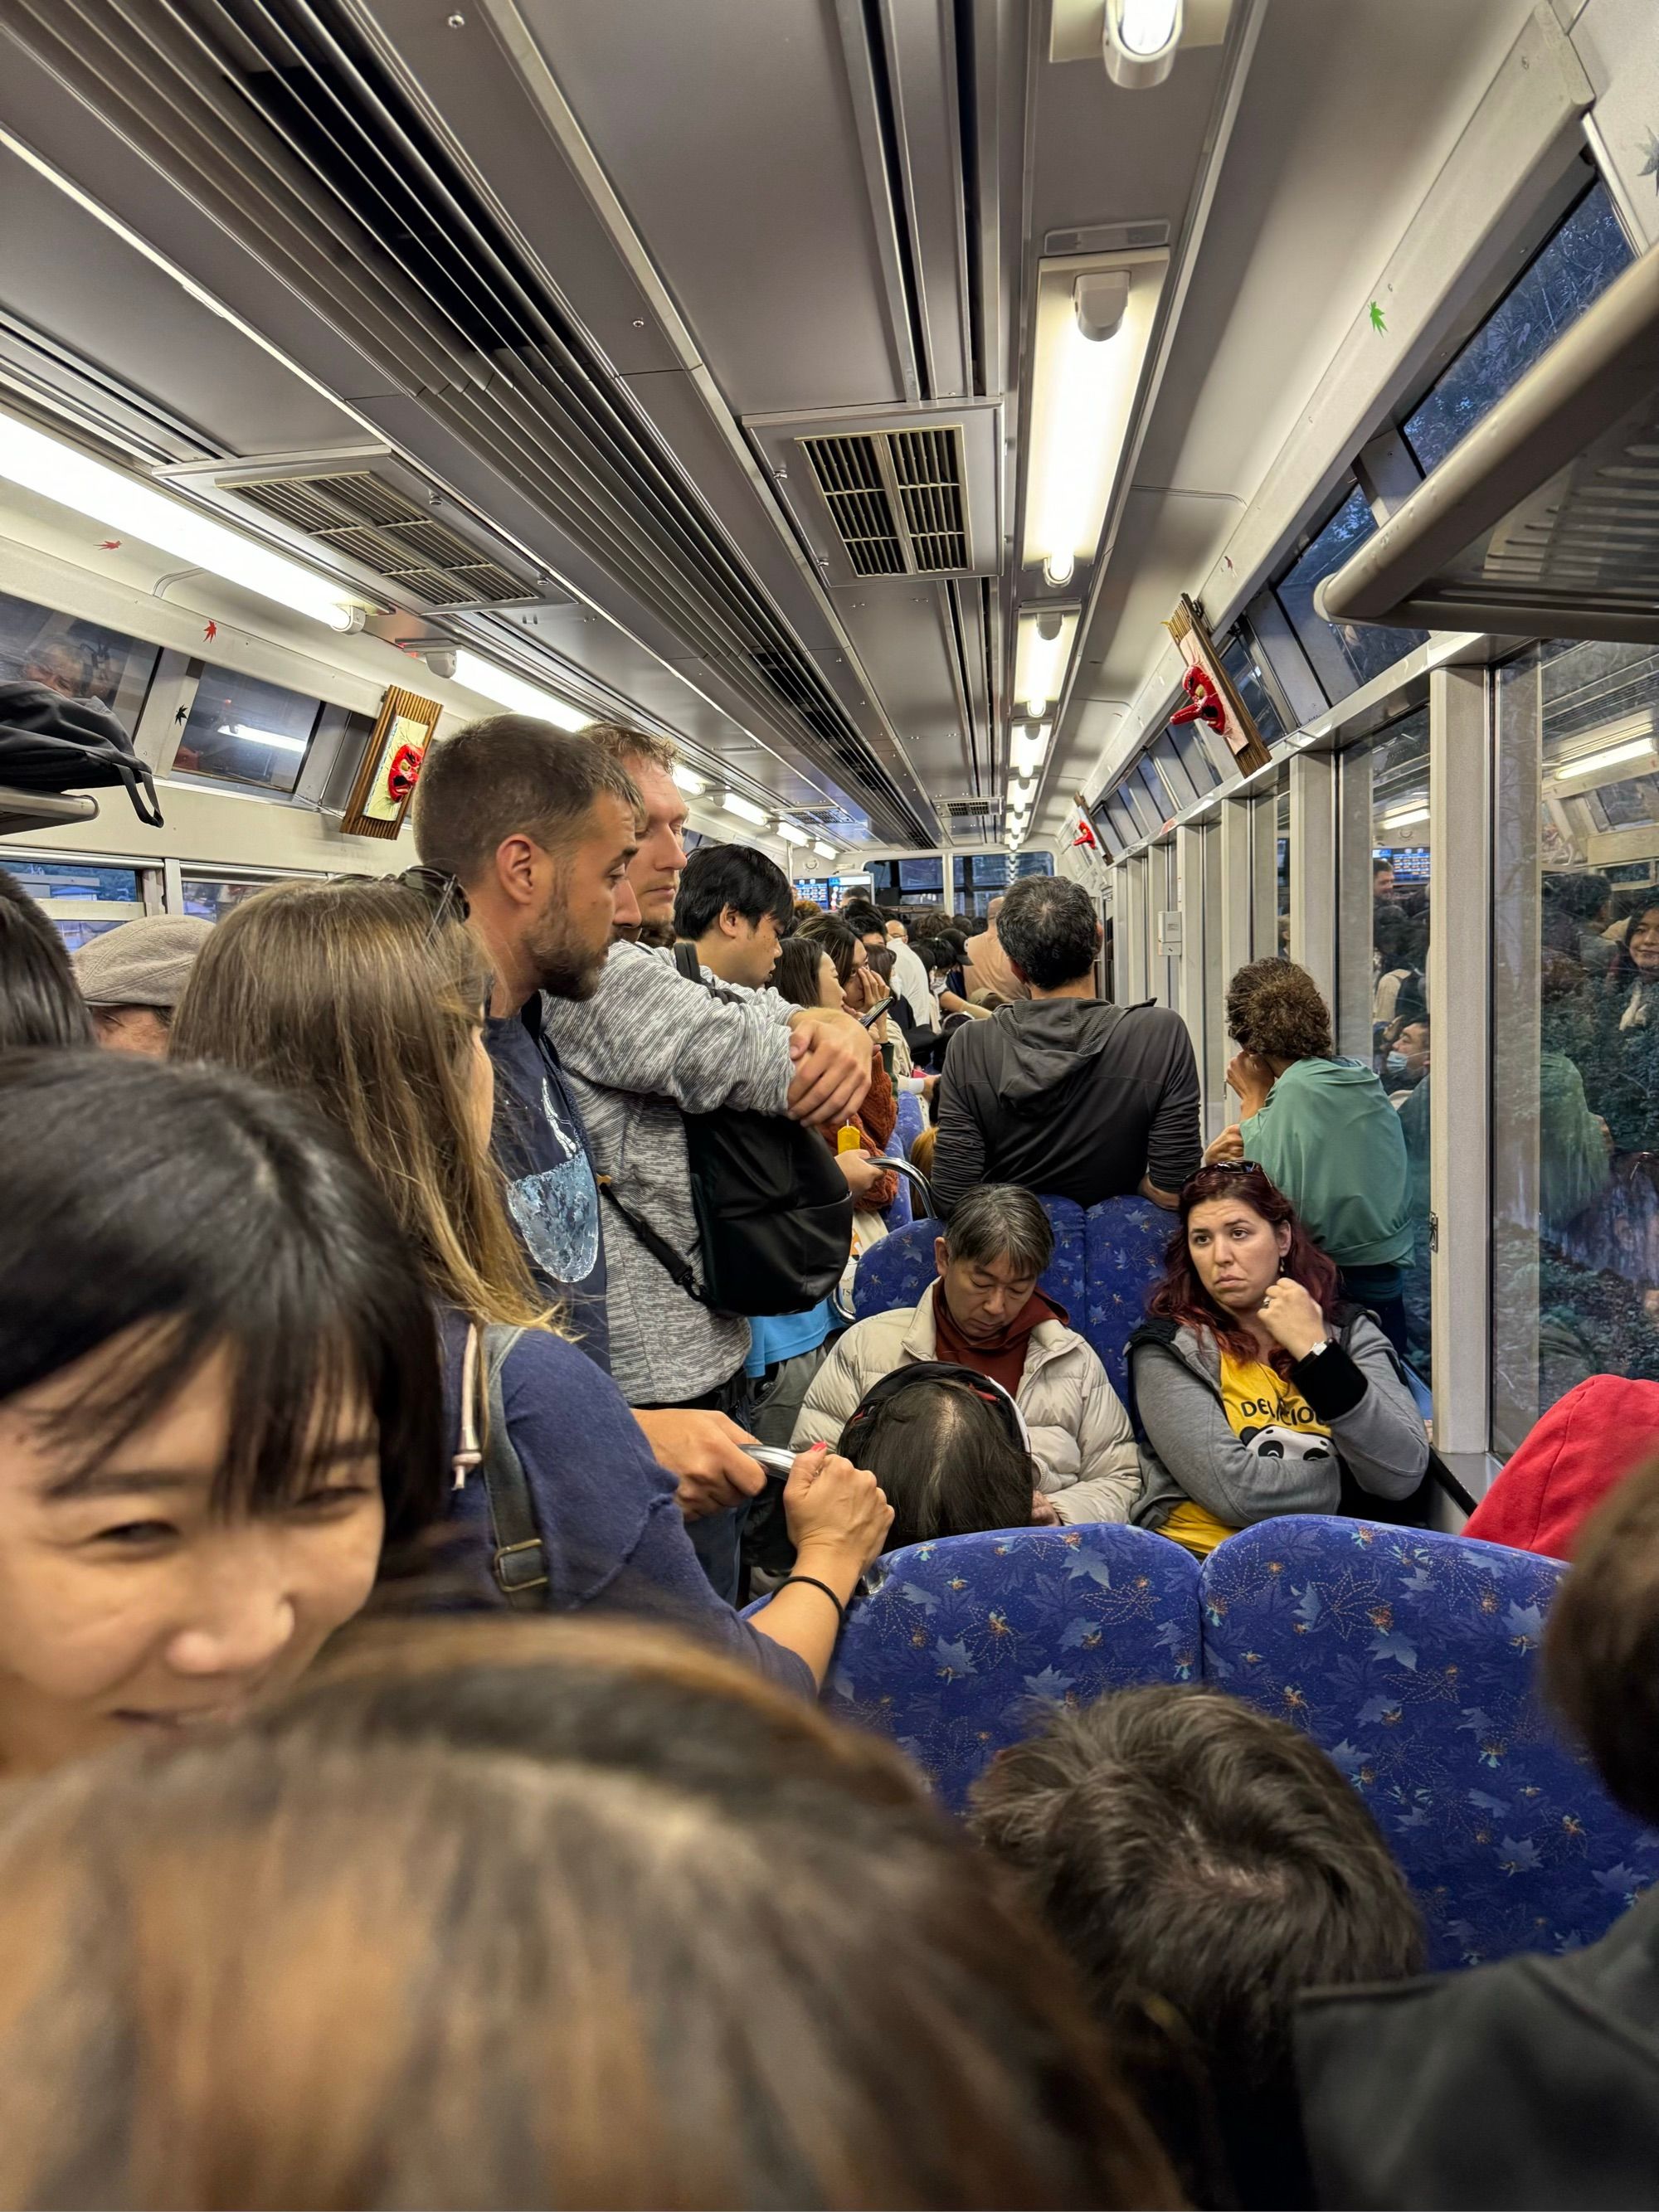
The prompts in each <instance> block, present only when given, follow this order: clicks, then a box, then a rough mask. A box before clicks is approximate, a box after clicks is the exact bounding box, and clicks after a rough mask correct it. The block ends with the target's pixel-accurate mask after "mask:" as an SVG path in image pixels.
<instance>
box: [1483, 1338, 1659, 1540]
mask: <svg viewBox="0 0 1659 2212" xmlns="http://www.w3.org/2000/svg"><path fill="white" fill-rule="evenodd" d="M1656 1449H1659V1383H1627V1382H1626V1380H1625V1379H1624V1377H1623V1376H1619V1375H1592V1376H1589V1379H1588V1380H1587V1381H1585V1382H1583V1383H1579V1384H1578V1385H1577V1389H1571V1390H1569V1391H1568V1393H1567V1395H1566V1396H1565V1398H1563V1399H1561V1400H1560V1401H1559V1402H1558V1403H1557V1404H1555V1405H1553V1406H1552V1407H1550V1409H1549V1411H1548V1413H1546V1414H1544V1415H1543V1416H1542V1418H1541V1419H1540V1420H1539V1421H1538V1423H1537V1424H1536V1425H1535V1426H1534V1429H1533V1431H1532V1432H1531V1434H1530V1435H1529V1436H1528V1438H1527V1440H1526V1442H1525V1443H1523V1444H1522V1447H1521V1449H1520V1450H1519V1451H1518V1452H1516V1455H1515V1456H1514V1458H1513V1459H1512V1460H1511V1461H1510V1463H1509V1465H1508V1466H1507V1467H1506V1468H1504V1472H1503V1473H1502V1474H1500V1475H1499V1476H1498V1480H1497V1481H1496V1482H1494V1483H1493V1485H1492V1488H1491V1489H1490V1490H1489V1491H1488V1492H1486V1496H1485V1497H1484V1498H1482V1499H1481V1501H1480V1504H1479V1505H1478V1506H1477V1507H1476V1508H1475V1510H1474V1513H1473V1514H1472V1515H1471V1516H1470V1518H1469V1521H1468V1526H1467V1527H1466V1528H1464V1530H1463V1534H1465V1535H1466V1536H1479V1537H1480V1538H1481V1539H1483V1541H1485V1542H1486V1543H1488V1544H1507V1545H1508V1546H1509V1547H1510V1550H1511V1551H1513V1552H1541V1553H1544V1554H1545V1555H1546V1557H1547V1558H1549V1559H1571V1556H1572V1547H1573V1542H1574V1540H1575V1539H1576V1538H1577V1534H1578V1530H1579V1528H1580V1525H1581V1524H1582V1523H1583V1522H1584V1521H1586V1520H1587V1519H1588V1518H1589V1516H1590V1515H1591V1514H1592V1513H1593V1512H1594V1511H1595V1509H1596V1507H1597V1506H1598V1505H1599V1504H1601V1500H1602V1499H1603V1498H1605V1497H1606V1496H1607V1492H1609V1491H1610V1490H1612V1489H1613V1488H1614V1486H1616V1485H1617V1484H1619V1483H1620V1482H1622V1481H1623V1480H1624V1479H1625V1477H1626V1475H1627V1474H1630V1473H1631V1472H1632V1469H1633V1468H1636V1467H1637V1466H1638V1465H1639V1464H1640V1462H1642V1461H1644V1459H1647V1458H1648V1457H1649V1456H1650V1455H1651V1454H1652V1453H1653V1452H1654V1451H1655V1450H1656Z"/></svg>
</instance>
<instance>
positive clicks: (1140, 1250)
mask: <svg viewBox="0 0 1659 2212" xmlns="http://www.w3.org/2000/svg"><path fill="white" fill-rule="evenodd" d="M1175 1225H1176V1217H1175V1215H1174V1214H1172V1213H1165V1212H1164V1211H1163V1209H1162V1208H1161V1207H1159V1206H1154V1205H1153V1204H1152V1201H1151V1200H1149V1199H1145V1198H1107V1199H1103V1200H1101V1202H1100V1204H1099V1205H1098V1206H1091V1207H1090V1208H1089V1211H1088V1212H1087V1213H1086V1214H1085V1217H1084V1230H1083V1236H1084V1261H1085V1282H1086V1284H1087V1287H1088V1296H1087V1299H1086V1301H1085V1304H1084V1305H1083V1306H1082V1307H1081V1308H1075V1309H1073V1314H1072V1323H1073V1328H1077V1329H1079V1330H1080V1331H1081V1333H1082V1334H1084V1335H1085V1336H1086V1337H1087V1338H1088V1340H1089V1341H1090V1343H1091V1345H1093V1346H1094V1348H1095V1350H1096V1352H1097V1353H1098V1355H1099V1358H1100V1364H1101V1365H1102V1366H1103V1368H1104V1369H1105V1370H1106V1374H1107V1377H1108V1379H1109V1382H1110V1383H1111V1386H1112V1388H1113V1389H1114V1390H1115V1391H1116V1392H1117V1395H1118V1396H1119V1397H1120V1398H1127V1393H1128V1381H1129V1361H1128V1350H1129V1339H1130V1338H1131V1337H1132V1336H1133V1334H1134V1333H1135V1331H1136V1329H1138V1328H1139V1326H1140V1324H1141V1322H1143V1321H1145V1320H1146V1299H1147V1296H1148V1294H1149V1293H1150V1291H1151V1290H1152V1285H1153V1284H1154V1283H1155V1282H1156V1281H1157V1280H1158V1277H1159V1275H1160V1274H1161V1273H1163V1271H1164V1248H1165V1247H1166V1246H1167V1245H1168V1243H1169V1241H1170V1231H1171V1230H1172V1229H1173V1228H1174V1227H1175Z"/></svg>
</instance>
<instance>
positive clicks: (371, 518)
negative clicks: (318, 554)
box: [218, 469, 525, 607]
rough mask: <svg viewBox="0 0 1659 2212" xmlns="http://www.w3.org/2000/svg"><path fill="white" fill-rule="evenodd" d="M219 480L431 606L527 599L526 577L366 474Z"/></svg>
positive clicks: (264, 510) (363, 471) (262, 510)
mask: <svg viewBox="0 0 1659 2212" xmlns="http://www.w3.org/2000/svg"><path fill="white" fill-rule="evenodd" d="M218 481H219V483H220V484H221V485H222V487H223V489H225V490H227V491H231V492H234V494H235V495H236V496H237V498H238V499H240V500H246V502H247V504H248V505H249V506H250V507H258V509H259V511H260V513H262V514H269V515H271V516H273V517H274V518H275V519H276V520H277V521H278V522H285V523H287V525H288V526H289V528H290V529H291V530H299V531H302V532H304V533H305V535H306V536H307V538H312V539H313V540H314V541H315V543H316V544H318V545H319V546H322V547H325V549H326V550H329V551H330V552H332V553H336V554H338V555H339V556H342V557H343V559H345V560H348V561H355V562H358V563H359V564H360V566H362V567H363V568H372V569H373V570H374V572H375V574H377V575H380V576H384V577H385V579H386V582H387V583H388V584H390V585H392V586H394V587H395V588H396V589H398V591H400V592H407V593H408V594H409V595H410V597H411V598H413V599H417V600H420V601H422V602H423V603H424V604H425V605H428V606H431V607H462V606H499V605H501V604H502V602H503V601H505V600H508V599H523V598H524V597H525V585H524V583H523V580H521V579H520V578H519V577H517V576H514V575H512V574H509V573H508V571H507V569H505V568H502V567H501V565H500V563H499V562H495V561H489V560H486V559H485V558H484V557H483V555H482V554H481V553H480V552H479V550H478V549H477V546H474V545H469V544H467V542H466V540H465V538H461V537H459V536H458V535H457V533H456V532H454V531H453V530H451V529H448V528H447V526H445V525H444V524H443V523H441V522H435V521H434V520H432V517H431V516H430V514H428V513H426V512H424V510H423V509H422V508H421V507H417V506H416V504H415V502H414V501H413V500H411V499H409V498H406V497H405V496H404V494H403V493H402V492H401V491H399V490H398V489H397V488H396V487H395V486H393V485H392V484H388V483H385V482H383V481H382V479H381V478H380V477H377V476H374V475H372V474H370V472H369V471H368V470H366V469H350V470H343V471H339V472H338V473H337V474H334V475H330V476H310V477H251V478H241V479H239V478H237V477H230V476H224V475H221V476H220V477H219V479H218Z"/></svg>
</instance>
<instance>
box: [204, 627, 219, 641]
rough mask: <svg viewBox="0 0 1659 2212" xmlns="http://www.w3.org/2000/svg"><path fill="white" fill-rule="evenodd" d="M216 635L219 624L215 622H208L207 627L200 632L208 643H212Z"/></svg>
mask: <svg viewBox="0 0 1659 2212" xmlns="http://www.w3.org/2000/svg"><path fill="white" fill-rule="evenodd" d="M202 635H203V636H204V638H205V639H206V641H207V642H208V643H209V644H210V645H211V644H212V642H213V641H214V639H215V638H216V637H217V636H218V635H219V625H218V623H216V622H210V623H209V624H208V626H207V628H206V629H204V631H203V632H202Z"/></svg>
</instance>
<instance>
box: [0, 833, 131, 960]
mask: <svg viewBox="0 0 1659 2212" xmlns="http://www.w3.org/2000/svg"><path fill="white" fill-rule="evenodd" d="M6 867H7V872H8V873H9V874H11V875H13V876H15V878H17V881H18V882H19V883H20V884H21V885H22V887H23V889H24V890H26V891H27V893H28V895H29V896H30V897H31V898H32V899H38V900H39V901H40V904H41V905H42V906H43V907H44V908H46V913H47V914H48V915H49V916H50V917H51V919H52V921H53V922H54V924H55V925H56V926H57V930H58V935H59V936H60V937H61V938H62V939H63V940H64V944H65V945H68V947H69V949H70V951H71V952H78V951H79V950H80V949H81V947H82V945H88V944H90V943H91V941H92V939H94V937H101V936H102V935H103V933H104V932H105V931H106V929H114V928H116V927H118V926H119V924H120V923H122V922H124V921H137V918H138V916H139V915H141V914H143V910H144V902H143V894H142V892H141V891H140V890H139V885H138V871H137V868H106V867H103V866H99V865H97V864H95V863H94V862H91V861H82V860H35V859H33V857H32V856H31V855H30V854H27V853H19V854H16V855H15V856H14V855H13V854H10V853H8V854H7V855H6Z"/></svg>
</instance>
